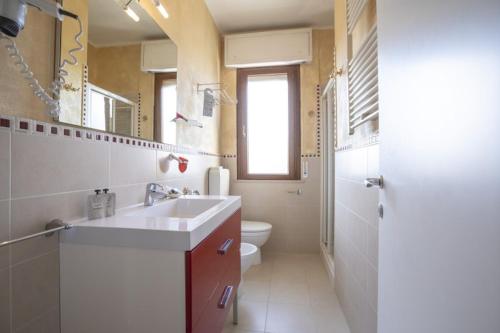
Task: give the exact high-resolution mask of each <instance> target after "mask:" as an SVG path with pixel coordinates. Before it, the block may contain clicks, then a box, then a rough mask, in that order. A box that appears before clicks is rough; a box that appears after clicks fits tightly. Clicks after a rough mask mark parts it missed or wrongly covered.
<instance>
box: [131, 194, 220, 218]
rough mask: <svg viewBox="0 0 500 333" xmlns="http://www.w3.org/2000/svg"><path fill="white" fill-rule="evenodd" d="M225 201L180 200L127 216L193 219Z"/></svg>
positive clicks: (168, 201)
mask: <svg viewBox="0 0 500 333" xmlns="http://www.w3.org/2000/svg"><path fill="white" fill-rule="evenodd" d="M223 201H224V199H209V198H203V197H200V198H192V197H191V198H178V199H170V200H165V201H163V202H159V203H157V204H156V205H154V206H150V207H144V208H143V209H140V210H138V211H135V212H132V213H129V214H126V215H125V216H141V217H170V218H181V219H192V218H195V217H197V216H198V215H200V214H203V213H205V212H206V211H208V210H209V209H211V208H213V207H215V206H217V205H218V204H220V203H222V202H223Z"/></svg>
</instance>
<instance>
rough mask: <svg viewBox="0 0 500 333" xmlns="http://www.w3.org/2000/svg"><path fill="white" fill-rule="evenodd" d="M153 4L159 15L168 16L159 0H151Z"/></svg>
mask: <svg viewBox="0 0 500 333" xmlns="http://www.w3.org/2000/svg"><path fill="white" fill-rule="evenodd" d="M153 4H154V5H155V7H156V9H158V11H159V12H160V14H161V16H163V17H164V18H168V12H167V10H166V9H165V7H163V5H162V4H161V2H160V0H153Z"/></svg>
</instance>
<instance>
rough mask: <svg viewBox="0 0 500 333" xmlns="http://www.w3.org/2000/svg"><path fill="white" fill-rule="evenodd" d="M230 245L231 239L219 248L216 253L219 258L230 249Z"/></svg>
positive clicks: (231, 243)
mask: <svg viewBox="0 0 500 333" xmlns="http://www.w3.org/2000/svg"><path fill="white" fill-rule="evenodd" d="M231 245H233V240H232V239H228V240H226V241H225V242H224V244H222V246H221V247H219V249H218V250H217V253H218V254H220V255H221V256H223V255H225V254H226V253H227V251H229V249H230V248H231Z"/></svg>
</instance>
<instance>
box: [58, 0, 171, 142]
mask: <svg viewBox="0 0 500 333" xmlns="http://www.w3.org/2000/svg"><path fill="white" fill-rule="evenodd" d="M61 2H62V5H63V6H64V8H65V9H67V10H70V11H72V12H74V13H76V14H78V15H79V16H80V18H81V20H82V23H83V24H82V30H83V34H82V37H81V39H80V42H81V43H82V44H83V45H84V50H83V51H79V52H78V53H76V54H75V56H77V58H78V65H76V66H69V67H68V68H67V69H68V72H69V73H68V76H67V79H66V83H65V85H64V86H63V88H62V91H61V96H60V103H61V115H60V116H59V119H57V120H58V121H59V122H62V123H65V124H71V125H76V126H83V127H88V128H92V129H96V130H102V131H106V132H112V133H116V134H120V135H126V136H133V137H139V138H142V139H145V140H156V141H161V142H163V143H170V144H175V143H176V125H175V123H174V122H172V119H174V118H175V115H176V112H177V110H176V109H177V75H176V72H177V47H176V45H175V44H174V43H173V41H172V40H170V39H169V37H168V36H167V35H166V34H165V32H164V31H163V30H162V29H161V28H160V27H159V26H158V25H157V24H156V22H155V21H154V20H153V18H151V17H150V15H149V14H148V13H147V12H146V11H145V10H144V9H143V8H142V6H141V4H140V3H139V2H138V1H137V0H64V1H61ZM57 30H58V31H57V46H58V47H57V50H56V54H57V55H58V59H57V61H56V63H60V61H61V60H62V59H65V57H68V51H69V50H70V49H72V48H74V47H75V46H76V45H77V44H76V42H75V34H76V33H77V32H78V31H79V28H78V25H76V24H75V23H74V21H73V22H72V20H65V21H63V22H62V23H61V24H60V25H59V26H58V29H57Z"/></svg>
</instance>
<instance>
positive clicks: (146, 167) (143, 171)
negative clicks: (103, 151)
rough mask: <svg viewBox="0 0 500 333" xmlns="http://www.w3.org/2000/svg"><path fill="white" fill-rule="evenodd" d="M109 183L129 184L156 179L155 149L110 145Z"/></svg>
mask: <svg viewBox="0 0 500 333" xmlns="http://www.w3.org/2000/svg"><path fill="white" fill-rule="evenodd" d="M109 160H110V172H109V173H110V185H111V186H119V185H131V184H139V183H148V182H153V181H155V180H156V151H155V150H152V149H142V148H135V147H128V146H125V145H120V144H113V145H111V146H110V158H109Z"/></svg>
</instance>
